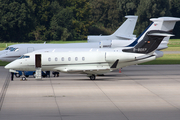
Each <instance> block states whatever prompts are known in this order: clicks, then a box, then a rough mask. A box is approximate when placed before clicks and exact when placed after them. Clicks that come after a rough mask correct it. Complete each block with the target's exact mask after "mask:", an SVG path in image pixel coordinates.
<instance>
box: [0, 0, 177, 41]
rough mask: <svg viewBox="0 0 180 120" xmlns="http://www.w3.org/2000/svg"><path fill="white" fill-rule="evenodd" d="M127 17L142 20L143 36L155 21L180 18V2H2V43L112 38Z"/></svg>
mask: <svg viewBox="0 0 180 120" xmlns="http://www.w3.org/2000/svg"><path fill="white" fill-rule="evenodd" d="M126 15H137V16H139V18H138V22H137V26H136V29H135V34H136V35H139V34H140V33H141V32H142V31H143V30H144V29H145V28H146V27H147V26H148V24H150V21H149V19H150V18H152V17H161V16H174V17H180V0H0V41H2V42H3V41H7V42H8V41H13V42H28V41H29V40H64V41H65V40H77V39H86V36H87V35H88V34H91V35H99V34H111V33H113V32H114V31H115V30H116V29H117V28H118V27H119V26H120V25H121V24H122V23H123V22H124V21H125V18H124V16H126ZM176 29H180V24H179V25H177V27H176ZM176 31H177V30H176ZM176 37H179V38H180V34H177V33H176Z"/></svg>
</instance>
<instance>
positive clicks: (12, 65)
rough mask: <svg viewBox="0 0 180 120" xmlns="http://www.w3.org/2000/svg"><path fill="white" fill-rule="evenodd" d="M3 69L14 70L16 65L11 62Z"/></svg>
mask: <svg viewBox="0 0 180 120" xmlns="http://www.w3.org/2000/svg"><path fill="white" fill-rule="evenodd" d="M4 68H5V69H16V68H17V65H16V64H15V62H11V63H9V64H7V65H6V66H5V67H4Z"/></svg>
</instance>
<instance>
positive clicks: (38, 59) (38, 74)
mask: <svg viewBox="0 0 180 120" xmlns="http://www.w3.org/2000/svg"><path fill="white" fill-rule="evenodd" d="M35 67H36V79H42V71H41V54H36V55H35Z"/></svg>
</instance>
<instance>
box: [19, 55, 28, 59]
mask: <svg viewBox="0 0 180 120" xmlns="http://www.w3.org/2000/svg"><path fill="white" fill-rule="evenodd" d="M24 58H30V56H27V55H22V56H21V57H19V58H18V59H24Z"/></svg>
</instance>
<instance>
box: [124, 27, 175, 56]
mask: <svg viewBox="0 0 180 120" xmlns="http://www.w3.org/2000/svg"><path fill="white" fill-rule="evenodd" d="M170 36H173V35H172V34H171V33H170V32H167V31H162V30H151V31H148V32H147V33H145V34H144V35H143V37H142V36H141V39H142V40H141V41H140V42H139V43H138V44H137V45H136V46H135V47H134V48H130V49H123V50H122V51H123V52H129V53H140V54H150V53H153V52H154V51H155V50H156V49H157V48H158V46H159V45H160V44H161V42H162V41H163V39H164V37H170Z"/></svg>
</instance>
